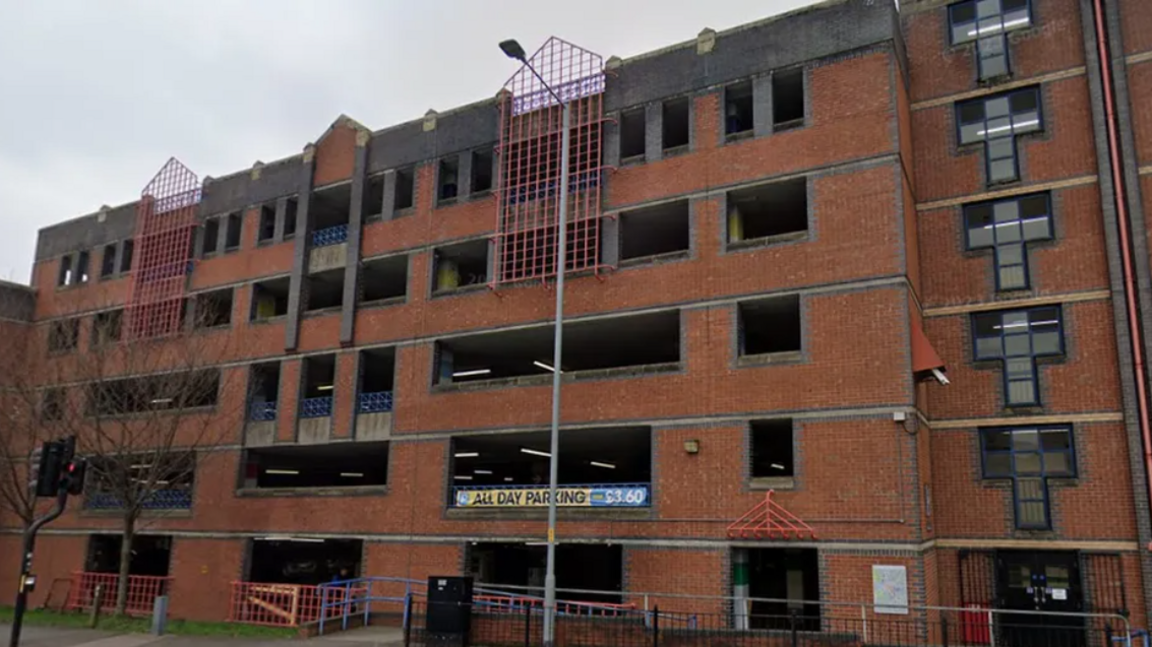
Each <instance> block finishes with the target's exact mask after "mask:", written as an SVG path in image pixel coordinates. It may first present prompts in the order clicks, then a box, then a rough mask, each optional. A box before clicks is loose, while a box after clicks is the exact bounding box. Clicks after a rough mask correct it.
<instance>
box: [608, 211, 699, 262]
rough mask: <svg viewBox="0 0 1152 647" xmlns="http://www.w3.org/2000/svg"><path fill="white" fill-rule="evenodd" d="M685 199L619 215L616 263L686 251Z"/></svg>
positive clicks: (687, 221)
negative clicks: (618, 243)
mask: <svg viewBox="0 0 1152 647" xmlns="http://www.w3.org/2000/svg"><path fill="white" fill-rule="evenodd" d="M688 214H689V206H688V201H687V200H680V201H677V202H672V203H668V204H661V205H656V206H653V207H644V208H641V209H635V210H631V211H625V212H623V213H621V214H620V260H621V261H628V260H632V259H639V258H650V257H653V256H659V255H662V254H673V253H676V252H686V251H688V248H689V245H690V244H691V241H690V240H689V239H690V226H689V215H688Z"/></svg>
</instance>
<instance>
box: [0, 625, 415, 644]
mask: <svg viewBox="0 0 1152 647" xmlns="http://www.w3.org/2000/svg"><path fill="white" fill-rule="evenodd" d="M11 629H12V628H11V626H9V625H5V624H0V638H3V639H4V640H5V641H6V640H7V636H8V634H9V632H10V631H11ZM286 642H291V643H293V644H298V645H299V646H300V647H303V646H304V645H307V647H399V646H400V645H403V644H404V632H403V631H402V630H401V629H400V628H398V627H361V628H359V629H352V630H350V631H338V632H335V633H331V634H328V635H325V636H317V637H315V638H307V639H300V640H296V639H279V640H276V639H267V638H216V637H207V636H174V635H165V636H153V635H151V634H114V633H109V632H107V631H100V630H99V629H63V628H57V627H35V626H28V625H25V626H24V629H23V630H22V631H21V634H20V646H21V647H144V646H145V645H153V647H284V645H285V643H286Z"/></svg>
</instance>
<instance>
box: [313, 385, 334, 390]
mask: <svg viewBox="0 0 1152 647" xmlns="http://www.w3.org/2000/svg"><path fill="white" fill-rule="evenodd" d="M334 388H335V385H333V384H325V385H323V386H318V387H316V390H317V391H331V390H332V389H334Z"/></svg>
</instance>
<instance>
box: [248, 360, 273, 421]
mask: <svg viewBox="0 0 1152 647" xmlns="http://www.w3.org/2000/svg"><path fill="white" fill-rule="evenodd" d="M248 394H249V395H248V419H249V420H251V421H253V422H266V421H269V420H275V419H276V402H277V400H279V399H280V398H279V395H280V363H279V362H269V363H267V364H255V365H253V366H252V369H251V371H250V372H249V374H248Z"/></svg>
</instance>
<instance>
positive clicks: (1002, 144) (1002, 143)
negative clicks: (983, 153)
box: [988, 137, 1016, 160]
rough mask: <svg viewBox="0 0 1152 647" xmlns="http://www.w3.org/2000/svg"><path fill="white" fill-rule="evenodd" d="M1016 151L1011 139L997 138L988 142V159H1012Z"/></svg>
mask: <svg viewBox="0 0 1152 647" xmlns="http://www.w3.org/2000/svg"><path fill="white" fill-rule="evenodd" d="M1015 150H1016V146H1015V142H1013V141H1012V138H1011V137H997V138H995V139H989V140H988V159H993V160H1000V159H1007V158H1010V157H1012V155H1013V152H1014V151H1015Z"/></svg>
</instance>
